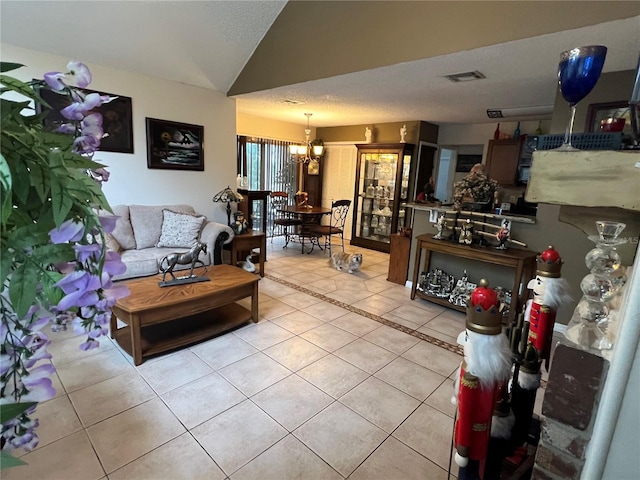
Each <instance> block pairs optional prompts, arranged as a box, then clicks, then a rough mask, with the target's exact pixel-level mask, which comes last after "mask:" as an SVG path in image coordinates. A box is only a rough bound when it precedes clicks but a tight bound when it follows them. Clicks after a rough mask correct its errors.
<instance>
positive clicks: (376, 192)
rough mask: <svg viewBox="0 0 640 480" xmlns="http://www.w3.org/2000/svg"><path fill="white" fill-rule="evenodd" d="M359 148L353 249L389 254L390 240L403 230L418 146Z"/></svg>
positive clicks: (400, 144)
mask: <svg viewBox="0 0 640 480" xmlns="http://www.w3.org/2000/svg"><path fill="white" fill-rule="evenodd" d="M356 147H358V158H357V162H356V182H355V192H354V199H353V230H352V234H351V245H356V246H360V247H364V248H370V249H372V250H378V251H380V252H386V253H389V251H390V243H391V236H392V235H393V234H394V233H396V232H397V231H398V228H399V227H402V226H404V220H405V215H406V208H407V202H408V196H409V180H410V179H409V177H410V170H411V158H412V155H413V149H414V147H415V145H413V144H410V143H386V144H380V143H378V144H376V143H367V144H360V145H356Z"/></svg>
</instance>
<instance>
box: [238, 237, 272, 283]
mask: <svg viewBox="0 0 640 480" xmlns="http://www.w3.org/2000/svg"><path fill="white" fill-rule="evenodd" d="M254 248H259V249H260V276H261V277H264V262H265V260H266V257H267V236H266V235H265V233H264V232H260V231H258V230H249V231H248V232H247V233H243V234H241V235H236V236H235V237H233V240H232V241H231V264H232V265H235V264H236V262H239V261H240V260H245V258H244V257H243V258H238V257H239V256H241V255H246V253H247V252H249V251H252V250H253V249H254Z"/></svg>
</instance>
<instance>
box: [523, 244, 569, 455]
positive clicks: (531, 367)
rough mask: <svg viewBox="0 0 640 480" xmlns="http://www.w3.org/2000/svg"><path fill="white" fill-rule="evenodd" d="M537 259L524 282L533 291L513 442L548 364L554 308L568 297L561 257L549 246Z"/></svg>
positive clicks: (527, 311)
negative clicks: (561, 274) (533, 269)
mask: <svg viewBox="0 0 640 480" xmlns="http://www.w3.org/2000/svg"><path fill="white" fill-rule="evenodd" d="M536 262H537V266H536V277H535V278H533V279H531V281H530V282H529V284H528V285H527V287H528V288H529V289H530V290H532V292H533V298H532V299H531V300H528V301H527V306H526V309H525V331H526V326H527V325H528V334H527V343H526V348H525V349H524V352H521V359H520V362H519V363H520V365H519V371H518V373H517V382H516V383H514V385H513V391H512V404H513V411H514V413H515V415H516V426H515V428H514V443H515V444H516V445H519V444H522V443H523V442H524V440H525V439H526V436H527V434H528V433H529V428H530V425H531V418H532V416H533V407H534V404H535V399H536V391H537V390H538V388H539V387H540V376H541V374H540V367H541V365H542V361H543V360H544V361H546V362H547V366H548V362H549V357H550V355H551V344H552V337H553V327H554V325H555V319H556V311H557V309H558V307H559V306H560V305H561V304H563V303H566V302H570V301H571V295H570V294H569V285H568V283H567V281H566V280H565V279H563V278H561V277H560V270H561V269H562V259H561V258H560V255H559V254H558V251H557V250H556V249H554V248H553V246H549V247H548V248H547V249H546V250H545V251H543V252H542V253H541V254H540V255H538V257H537V259H536ZM527 322H528V323H527Z"/></svg>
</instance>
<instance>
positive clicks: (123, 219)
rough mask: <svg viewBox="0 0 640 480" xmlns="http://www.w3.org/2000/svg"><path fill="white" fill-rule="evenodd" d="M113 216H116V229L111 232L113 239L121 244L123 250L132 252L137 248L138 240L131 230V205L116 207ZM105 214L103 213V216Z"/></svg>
mask: <svg viewBox="0 0 640 480" xmlns="http://www.w3.org/2000/svg"><path fill="white" fill-rule="evenodd" d="M112 210H113V214H114V215H116V216H117V217H119V218H118V220H117V221H116V228H115V229H114V230H113V232H111V235H113V238H115V239H116V241H117V242H118V243H119V244H120V247H121V248H122V250H132V249H134V248H136V239H135V237H134V236H133V229H132V228H131V220H130V218H129V205H116V206H115V207H113V208H112ZM103 213H104V212H101V213H100V214H101V215H102V214H103Z"/></svg>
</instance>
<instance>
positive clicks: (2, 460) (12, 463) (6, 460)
mask: <svg viewBox="0 0 640 480" xmlns="http://www.w3.org/2000/svg"><path fill="white" fill-rule="evenodd" d="M26 464H27V463H26V462H25V461H24V460H20V459H19V458H16V457H14V456H13V455H9V454H8V453H7V452H5V451H1V452H0V470H2V469H5V468H11V467H18V466H20V465H26Z"/></svg>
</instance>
